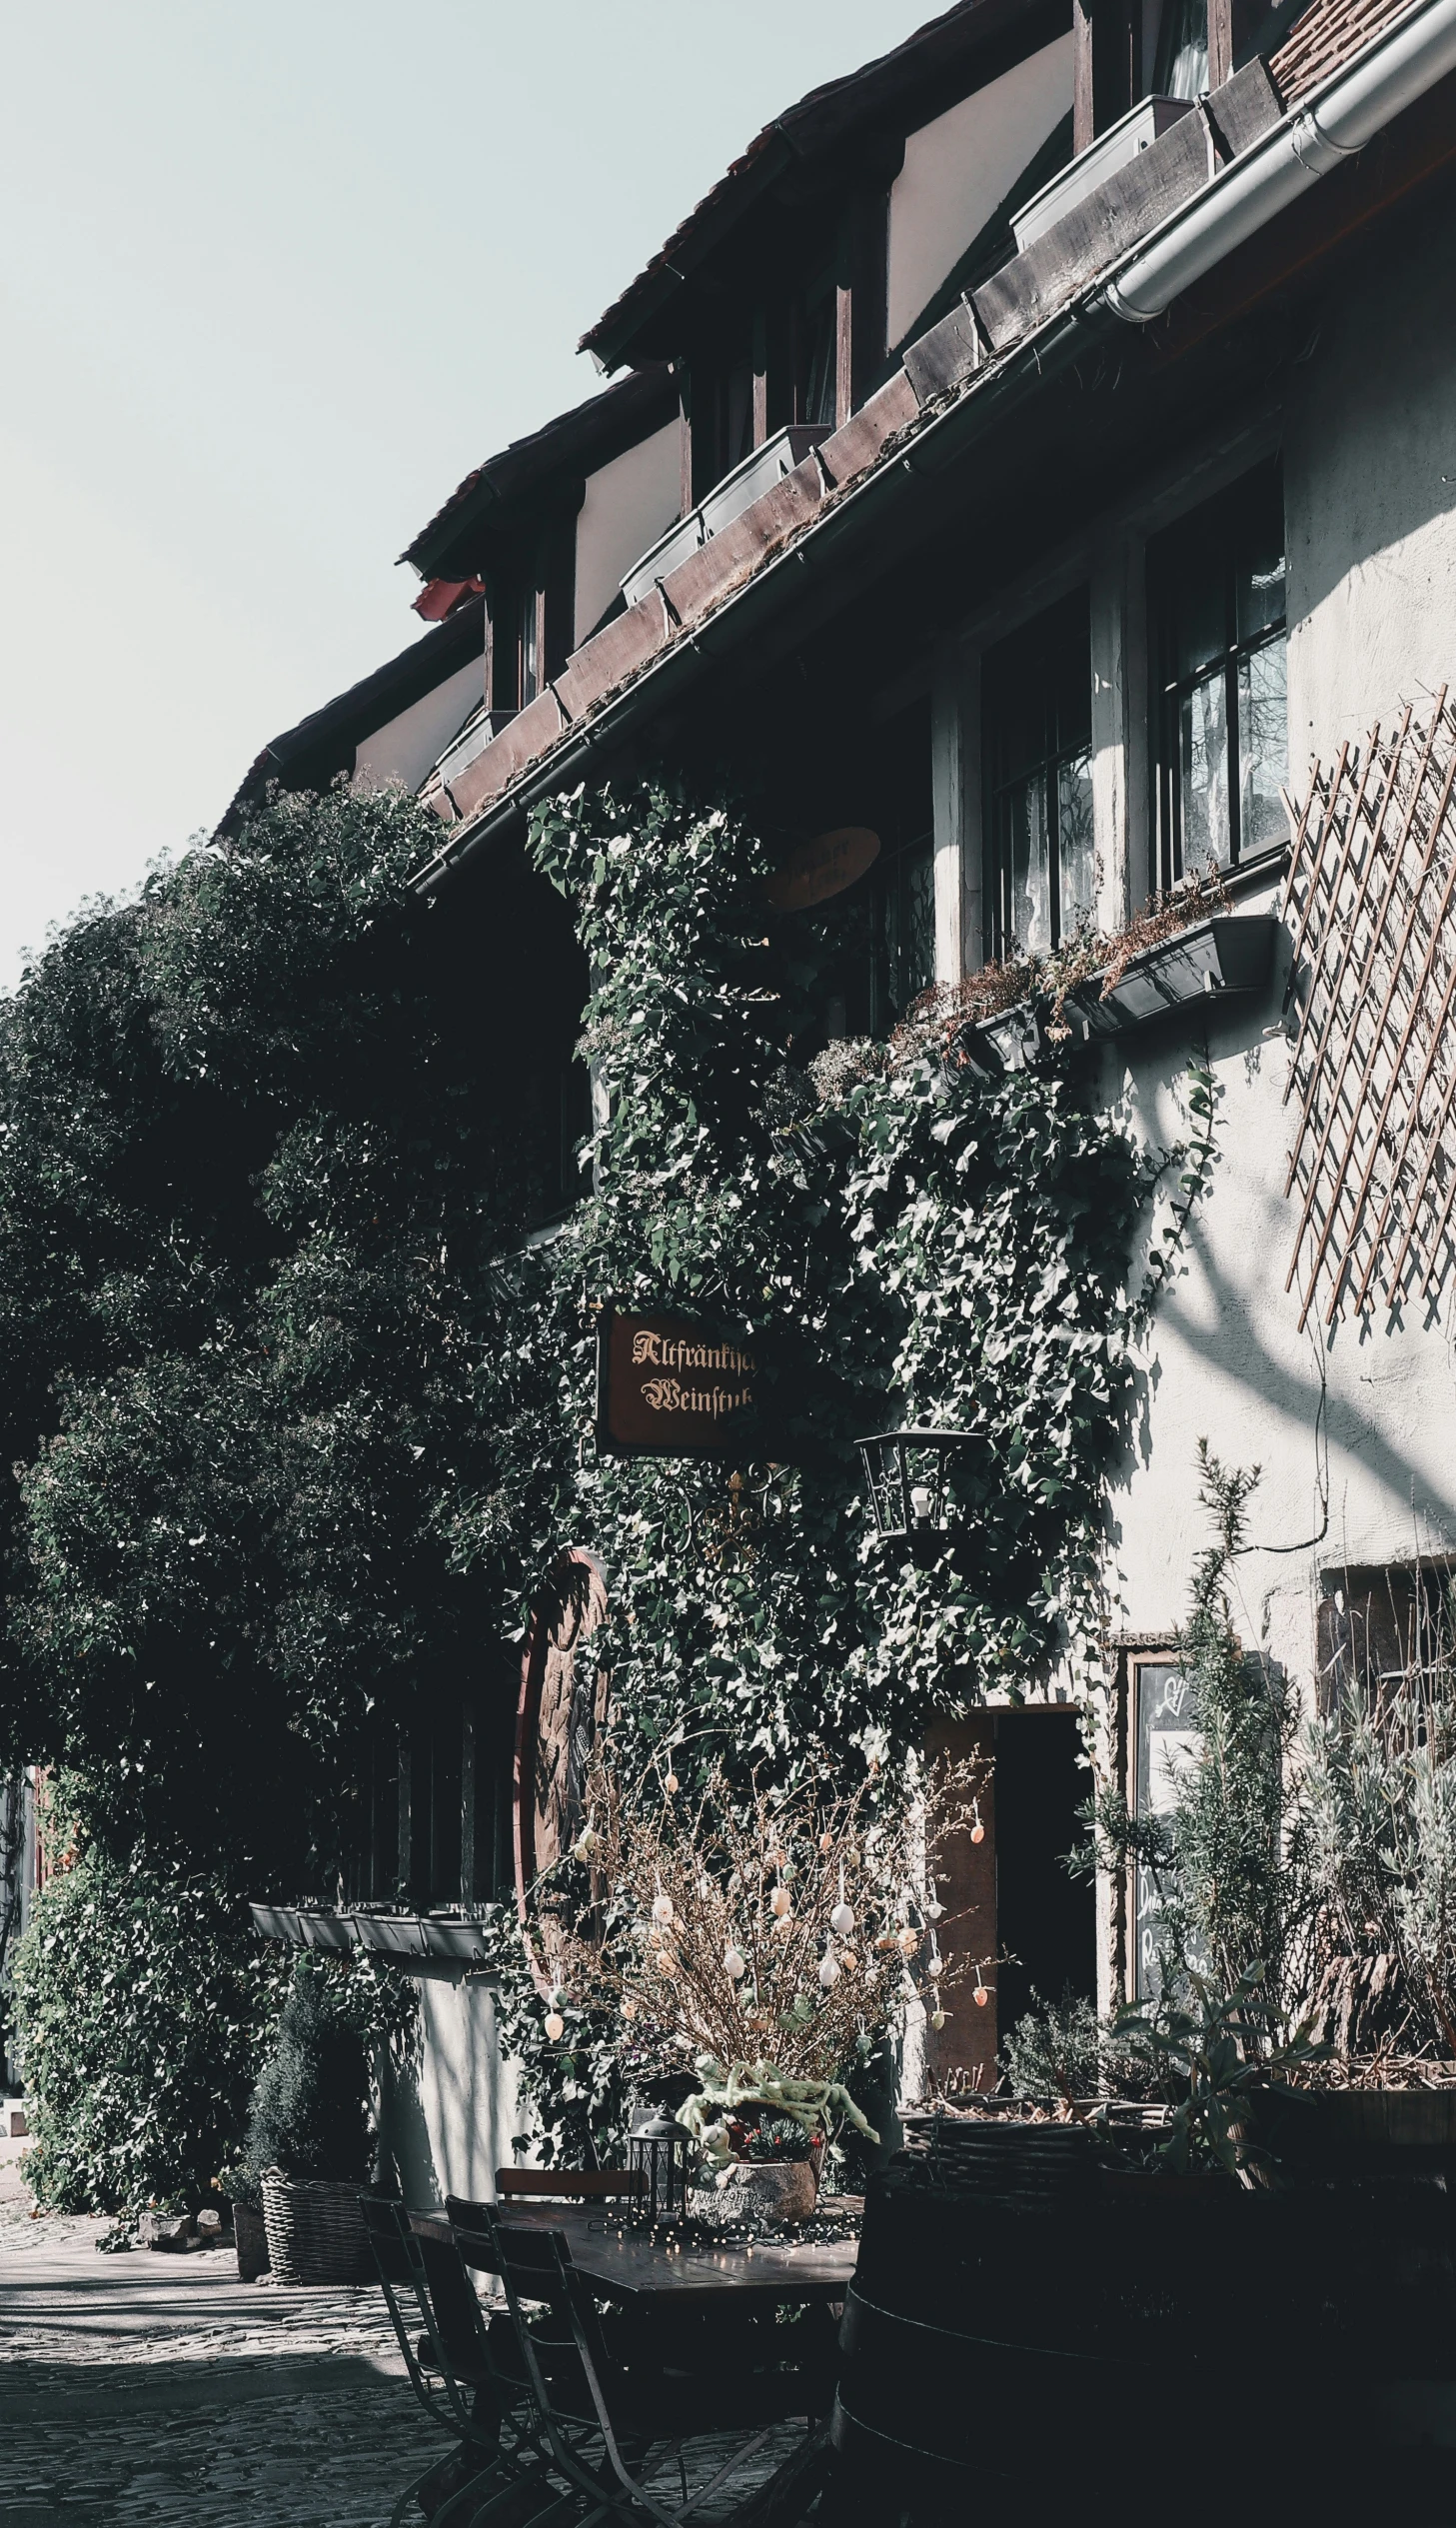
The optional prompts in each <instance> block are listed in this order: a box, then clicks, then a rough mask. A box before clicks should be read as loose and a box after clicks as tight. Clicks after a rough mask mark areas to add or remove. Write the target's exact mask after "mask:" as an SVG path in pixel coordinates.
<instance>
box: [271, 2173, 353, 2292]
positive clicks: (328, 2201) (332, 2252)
mask: <svg viewBox="0 0 1456 2528" xmlns="http://www.w3.org/2000/svg"><path fill="white" fill-rule="evenodd" d="M263 2226H264V2228H265V2229H266V2231H267V2233H268V2261H269V2263H270V2265H271V2266H272V2267H273V2271H274V2273H275V2275H276V2276H277V2278H278V2280H279V2281H280V2282H372V2281H373V2280H374V2276H375V2265H374V2257H373V2255H372V2254H371V2252H370V2245H369V2232H368V2231H367V2229H366V2228H365V2226H364V2214H363V2213H362V2212H361V2211H360V2208H359V2188H358V2186H357V2185H349V2184H341V2183H340V2182H339V2181H338V2180H337V2179H335V2178H332V2177H298V2178H295V2177H286V2176H285V2175H284V2173H283V2170H282V2169H281V2168H265V2169H264V2171H263Z"/></svg>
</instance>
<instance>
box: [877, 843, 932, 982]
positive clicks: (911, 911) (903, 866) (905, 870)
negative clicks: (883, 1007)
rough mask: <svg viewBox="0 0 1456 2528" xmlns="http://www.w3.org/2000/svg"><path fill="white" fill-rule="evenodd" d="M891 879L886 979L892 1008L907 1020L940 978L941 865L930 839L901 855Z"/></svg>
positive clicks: (887, 902) (887, 898) (886, 901)
mask: <svg viewBox="0 0 1456 2528" xmlns="http://www.w3.org/2000/svg"><path fill="white" fill-rule="evenodd" d="M887 879H888V883H887V885H886V888H885V893H884V900H883V901H884V924H885V940H884V949H885V961H884V962H885V976H886V983H887V987H888V992H889V1000H890V1008H891V1010H892V1011H893V1014H894V1016H895V1017H896V1018H903V1017H904V1014H905V1012H906V1010H908V1008H909V1006H910V1004H911V1002H912V1001H914V1000H916V999H917V998H918V996H919V995H920V994H921V993H922V992H925V991H927V990H928V989H929V987H930V985H931V984H932V983H933V982H934V980H935V865H934V857H933V853H932V850H931V846H930V843H929V840H928V838H927V839H926V840H925V841H924V842H921V843H912V844H910V845H909V846H908V848H907V849H906V850H905V851H903V852H901V853H900V854H899V856H898V858H897V859H896V860H895V861H894V862H893V864H892V865H891V868H890V870H889V872H888V873H887Z"/></svg>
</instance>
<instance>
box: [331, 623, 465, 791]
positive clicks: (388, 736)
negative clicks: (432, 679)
mask: <svg viewBox="0 0 1456 2528" xmlns="http://www.w3.org/2000/svg"><path fill="white" fill-rule="evenodd" d="M485 691H486V658H485V646H484V636H482V647H481V654H480V656H479V658H474V659H468V660H467V661H466V664H465V666H464V667H461V668H457V669H456V672H455V674H454V675H453V676H448V677H447V678H446V679H445V682H444V683H443V684H441V685H436V686H435V687H433V689H432V690H431V692H429V693H428V694H422V695H421V697H420V700H419V701H418V702H417V703H411V705H410V708H409V710H408V711H402V712H400V713H399V714H398V716H397V717H396V718H395V719H393V720H387V721H386V722H385V724H384V727H383V728H381V729H376V730H375V731H374V733H373V735H372V736H370V737H367V738H365V739H363V740H362V741H361V743H360V744H359V745H358V746H357V747H356V748H355V750H354V784H353V786H354V788H355V789H356V790H382V789H383V788H384V786H385V784H386V782H392V781H395V782H402V783H403V784H404V786H405V788H406V789H407V790H418V789H419V787H420V784H421V782H422V781H423V780H424V778H425V776H426V774H427V773H428V772H429V770H430V767H431V765H432V764H433V763H434V761H435V759H436V757H437V756H438V755H439V753H440V751H441V749H442V747H446V746H448V745H449V743H450V741H451V739H452V738H453V737H454V735H455V733H456V731H457V729H459V728H461V727H462V726H463V725H464V723H465V721H466V720H467V719H468V718H469V716H470V714H471V712H473V711H474V709H475V707H476V705H477V703H478V702H481V701H483V700H484V697H485Z"/></svg>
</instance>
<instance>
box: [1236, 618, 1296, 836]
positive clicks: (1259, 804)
mask: <svg viewBox="0 0 1456 2528" xmlns="http://www.w3.org/2000/svg"><path fill="white" fill-rule="evenodd" d="M1284 652H1285V643H1284V638H1283V635H1282V634H1280V635H1279V636H1278V638H1277V639H1275V640H1273V641H1266V642H1265V644H1264V647H1263V648H1262V650H1255V651H1254V653H1253V655H1252V657H1250V658H1246V659H1241V660H1240V661H1239V670H1238V761H1239V851H1240V854H1241V855H1244V856H1246V855H1247V854H1248V853H1250V852H1259V851H1263V850H1265V849H1267V847H1268V846H1269V845H1270V844H1274V843H1282V842H1283V841H1284V839H1285V836H1286V834H1287V832H1288V820H1287V818H1286V816H1285V814H1284V805H1283V802H1282V800H1281V799H1280V797H1279V790H1280V786H1281V784H1282V783H1284V782H1286V781H1287V780H1288V778H1289V714H1288V707H1287V704H1286V700H1285V692H1284V664H1285V662H1284Z"/></svg>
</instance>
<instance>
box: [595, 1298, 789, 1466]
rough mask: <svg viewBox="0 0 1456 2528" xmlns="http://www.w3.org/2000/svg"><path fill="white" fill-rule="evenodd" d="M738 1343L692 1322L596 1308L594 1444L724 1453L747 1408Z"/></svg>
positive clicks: (751, 1363)
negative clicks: (595, 1436) (597, 1310)
mask: <svg viewBox="0 0 1456 2528" xmlns="http://www.w3.org/2000/svg"><path fill="white" fill-rule="evenodd" d="M756 1371H757V1363H756V1361H755V1359H754V1357H753V1354H752V1352H751V1351H750V1350H748V1349H747V1348H746V1346H745V1344H744V1343H743V1342H741V1341H738V1340H735V1339H734V1338H733V1336H731V1335H728V1334H725V1333H724V1332H723V1330H722V1328H721V1327H719V1326H715V1325H710V1324H705V1323H704V1321H703V1320H702V1319H701V1318H699V1317H692V1316H677V1315H673V1316H667V1315H661V1316H660V1315H639V1314H636V1313H634V1312H633V1311H631V1310H629V1309H627V1308H618V1307H615V1306H612V1305H608V1306H606V1307H604V1308H603V1310H602V1314H601V1317H600V1319H599V1323H598V1330H597V1442H598V1445H599V1447H602V1448H606V1449H610V1450H613V1451H617V1452H620V1453H623V1454H629V1455H631V1454H637V1453H640V1452H643V1451H650V1452H652V1453H654V1454H656V1455H658V1456H664V1457H701V1456H716V1455H718V1454H720V1453H727V1454H731V1453H732V1452H733V1451H734V1450H735V1448H736V1447H737V1446H738V1445H739V1443H740V1439H741V1435H742V1424H743V1421H744V1419H745V1417H746V1415H747V1414H748V1412H749V1410H750V1408H751V1406H752V1403H753V1381H754V1377H755V1375H756Z"/></svg>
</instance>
